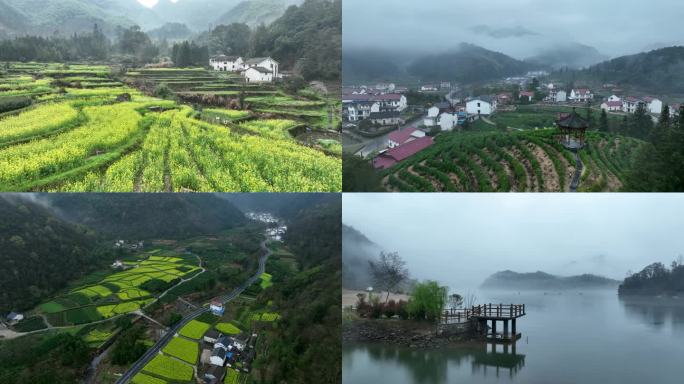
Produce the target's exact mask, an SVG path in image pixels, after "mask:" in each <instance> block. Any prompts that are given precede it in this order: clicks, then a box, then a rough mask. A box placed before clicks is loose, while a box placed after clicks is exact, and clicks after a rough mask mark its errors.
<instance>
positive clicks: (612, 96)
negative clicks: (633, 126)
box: [608, 95, 622, 101]
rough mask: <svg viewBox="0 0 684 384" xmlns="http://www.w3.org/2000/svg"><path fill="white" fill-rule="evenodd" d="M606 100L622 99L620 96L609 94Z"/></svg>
mask: <svg viewBox="0 0 684 384" xmlns="http://www.w3.org/2000/svg"><path fill="white" fill-rule="evenodd" d="M608 101H622V99H621V98H620V96H617V95H611V96H610V97H609V98H608Z"/></svg>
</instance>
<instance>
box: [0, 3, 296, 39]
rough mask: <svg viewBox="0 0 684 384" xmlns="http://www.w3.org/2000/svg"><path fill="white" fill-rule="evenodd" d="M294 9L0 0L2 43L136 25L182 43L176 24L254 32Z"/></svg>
mask: <svg viewBox="0 0 684 384" xmlns="http://www.w3.org/2000/svg"><path fill="white" fill-rule="evenodd" d="M298 3H301V0H248V1H240V0H181V1H178V2H177V3H174V2H172V1H171V0H160V1H159V3H158V4H157V5H156V6H155V7H153V8H147V7H144V6H143V5H141V4H140V3H139V2H138V1H137V0H0V38H7V37H11V36H17V35H22V34H25V33H30V34H32V35H42V36H52V35H55V34H57V35H70V34H73V33H83V32H89V31H91V30H92V28H93V24H98V25H99V26H100V27H101V28H102V30H103V31H104V33H105V34H107V35H109V36H114V35H115V34H116V30H117V28H119V27H122V28H127V27H130V26H132V25H139V26H140V27H141V28H142V29H144V30H153V31H154V32H155V33H156V34H157V35H158V36H163V35H164V34H167V33H171V32H172V33H171V34H172V35H175V36H182V38H185V37H188V36H189V34H187V32H185V31H184V32H183V33H179V32H178V31H179V29H178V28H177V27H178V25H177V24H176V23H179V24H185V25H186V26H187V27H188V28H189V29H191V30H193V31H204V30H208V29H211V28H212V27H214V26H216V25H218V24H220V23H231V22H244V23H247V24H249V25H252V26H256V25H258V24H261V23H266V24H268V23H270V22H272V21H274V20H275V19H277V18H278V17H280V16H282V15H283V13H284V12H285V10H286V8H287V6H289V5H291V4H298ZM168 24H171V25H172V26H171V27H169V26H168ZM159 28H161V31H159V30H157V29H159ZM158 38H162V37H158ZM169 38H180V37H169Z"/></svg>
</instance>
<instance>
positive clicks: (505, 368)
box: [472, 343, 525, 379]
mask: <svg viewBox="0 0 684 384" xmlns="http://www.w3.org/2000/svg"><path fill="white" fill-rule="evenodd" d="M483 348H484V351H480V352H479V353H476V354H474V355H473V369H472V372H473V374H475V373H477V372H481V373H482V374H483V375H484V376H487V375H488V374H492V373H491V372H492V371H493V373H494V374H495V375H496V377H500V375H501V374H502V373H508V377H509V378H511V379H512V378H513V377H514V376H515V375H517V374H518V372H519V371H520V370H521V369H522V368H523V367H524V366H525V355H522V354H518V353H516V343H504V344H494V343H489V344H487V345H484V346H483Z"/></svg>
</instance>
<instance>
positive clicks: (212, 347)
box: [200, 301, 257, 384]
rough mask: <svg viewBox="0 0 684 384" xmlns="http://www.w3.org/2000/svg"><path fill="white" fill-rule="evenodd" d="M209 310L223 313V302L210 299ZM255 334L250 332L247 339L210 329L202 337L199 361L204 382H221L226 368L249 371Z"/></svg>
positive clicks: (216, 313) (255, 338)
mask: <svg viewBox="0 0 684 384" xmlns="http://www.w3.org/2000/svg"><path fill="white" fill-rule="evenodd" d="M210 310H211V312H212V313H213V314H215V315H217V316H221V315H223V312H224V308H223V304H222V303H221V302H219V301H212V302H211V304H210ZM256 340H257V334H256V333H252V334H251V335H250V336H249V338H247V340H241V339H239V338H237V337H232V336H226V335H223V334H222V333H220V332H219V331H217V330H215V329H210V330H209V331H207V333H205V334H204V337H203V339H202V355H201V357H200V362H201V364H202V369H203V371H204V376H203V377H204V383H205V384H217V383H223V379H224V378H225V376H226V369H235V370H236V371H240V370H241V371H243V372H249V371H250V370H251V366H252V362H253V361H254V358H255V356H256V352H255V345H256Z"/></svg>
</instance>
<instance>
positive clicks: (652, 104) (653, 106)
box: [601, 95, 680, 116]
mask: <svg viewBox="0 0 684 384" xmlns="http://www.w3.org/2000/svg"><path fill="white" fill-rule="evenodd" d="M639 105H643V106H644V107H645V108H646V111H647V112H648V113H653V114H661V113H662V112H663V106H664V104H663V101H662V100H660V99H658V98H655V97H651V96H644V97H633V96H627V97H624V98H622V97H620V96H617V95H611V96H610V97H608V98H607V99H606V100H604V101H603V102H602V103H601V109H603V110H605V111H606V112H624V113H634V112H635V111H636V109H637V107H638V106H639ZM679 107H680V105H679V104H672V105H671V106H670V114H671V115H673V116H674V114H675V113H676V112H677V111H678V110H679Z"/></svg>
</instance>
